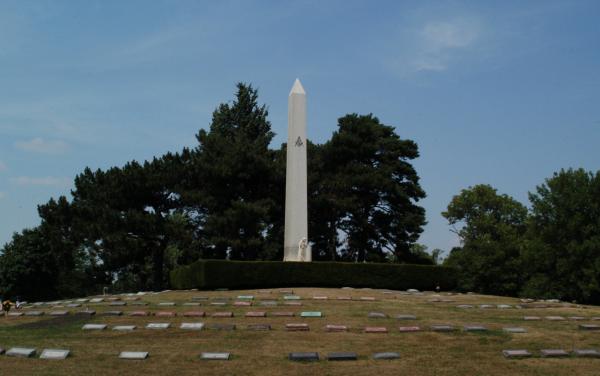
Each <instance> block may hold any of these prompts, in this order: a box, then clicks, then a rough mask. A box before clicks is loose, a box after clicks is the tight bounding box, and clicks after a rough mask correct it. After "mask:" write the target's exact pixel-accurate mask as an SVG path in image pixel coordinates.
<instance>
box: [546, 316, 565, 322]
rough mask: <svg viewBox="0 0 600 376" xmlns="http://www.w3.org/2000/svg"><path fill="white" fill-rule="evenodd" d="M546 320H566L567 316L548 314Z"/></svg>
mask: <svg viewBox="0 0 600 376" xmlns="http://www.w3.org/2000/svg"><path fill="white" fill-rule="evenodd" d="M546 320H548V321H564V320H565V318H564V317H562V316H546Z"/></svg>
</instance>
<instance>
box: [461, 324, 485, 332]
mask: <svg viewBox="0 0 600 376" xmlns="http://www.w3.org/2000/svg"><path fill="white" fill-rule="evenodd" d="M464 330H465V332H487V328H486V327H485V326H481V325H465V326H464Z"/></svg>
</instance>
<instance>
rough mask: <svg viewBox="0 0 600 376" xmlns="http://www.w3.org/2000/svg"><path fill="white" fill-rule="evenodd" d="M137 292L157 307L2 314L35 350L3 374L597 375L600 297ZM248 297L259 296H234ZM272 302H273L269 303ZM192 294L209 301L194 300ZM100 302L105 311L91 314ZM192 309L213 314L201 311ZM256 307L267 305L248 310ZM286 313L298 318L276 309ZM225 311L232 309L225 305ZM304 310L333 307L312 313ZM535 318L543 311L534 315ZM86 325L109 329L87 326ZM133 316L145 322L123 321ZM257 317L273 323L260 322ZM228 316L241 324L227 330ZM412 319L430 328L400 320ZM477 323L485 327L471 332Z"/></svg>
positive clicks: (19, 339) (6, 326) (6, 339)
mask: <svg viewBox="0 0 600 376" xmlns="http://www.w3.org/2000/svg"><path fill="white" fill-rule="evenodd" d="M290 291H293V295H295V296H299V297H300V300H298V302H300V303H301V305H300V306H289V305H286V302H287V301H286V300H285V299H284V296H286V295H290ZM138 296H139V298H140V299H139V301H143V302H147V303H148V305H147V306H145V307H146V308H145V309H146V310H147V311H148V313H149V314H148V315H146V316H133V315H131V313H132V312H134V311H138V310H139V307H137V305H134V304H133V302H132V301H131V300H130V297H127V296H115V297H111V298H118V299H119V300H118V301H123V302H126V304H125V305H123V306H120V307H119V308H120V309H121V310H122V311H123V314H122V315H118V316H114V315H105V314H104V313H105V312H108V311H112V310H114V307H113V306H111V302H112V301H114V299H107V297H105V298H100V299H95V300H94V302H90V300H91V299H88V300H87V301H86V302H83V303H82V306H81V307H75V308H69V309H66V308H64V307H66V306H67V305H68V302H64V301H63V302H50V303H41V302H40V303H37V304H36V305H33V304H32V305H30V306H29V307H30V308H24V309H23V310H22V312H28V311H39V312H43V313H44V314H43V315H40V316H31V315H22V316H16V315H15V316H10V317H3V318H0V348H2V349H4V350H6V351H7V353H8V352H9V350H10V349H11V348H24V349H35V354H33V355H31V356H27V357H25V356H22V357H21V356H8V355H0V374H10V375H82V374H90V375H97V374H118V375H140V374H144V375H166V374H169V375H192V374H199V373H201V374H209V375H281V374H285V375H308V374H316V375H324V374H327V375H372V374H374V373H376V374H378V375H398V374H402V375H417V376H418V375H448V376H451V375H456V376H458V375H507V374H514V375H597V374H598V366H599V365H600V359H596V356H600V353H598V352H597V351H596V352H594V351H592V350H594V349H595V350H600V331H596V330H589V329H587V330H586V327H585V326H586V325H587V326H591V325H594V324H596V323H600V321H599V320H600V307H592V306H578V305H573V304H567V303H557V302H533V303H532V302H521V301H520V300H519V299H515V298H506V297H496V296H486V295H477V294H448V293H440V294H436V293H433V292H426V293H421V292H411V293H409V292H406V291H390V290H374V289H351V288H344V289H321V288H318V289H317V288H315V289H311V288H285V289H283V288H281V289H277V288H274V289H269V290H244V291H233V290H232V291H167V292H162V293H146V294H140V295H138ZM250 296H251V297H252V298H250ZM323 296H327V297H328V298H327V299H322V298H321V297H323ZM242 297H244V298H243V299H242ZM246 297H247V298H246ZM341 297H342V298H343V299H339V298H341ZM348 298H350V299H348ZM240 299H241V300H243V301H247V302H250V303H251V305H250V306H239V305H235V302H237V301H240ZM213 301H222V302H225V306H214V305H211V302H213ZM263 301H268V302H271V303H272V304H270V305H268V306H264V305H261V302H263ZM161 302H173V303H175V305H172V306H170V307H169V311H172V312H173V313H174V314H173V315H169V316H168V317H160V316H159V317H158V318H157V317H156V312H160V311H163V310H164V307H162V306H161V305H160V303H161ZM189 302H197V303H199V305H194V306H193V307H192V306H189V305H186V303H189ZM273 302H274V303H273ZM53 307H54V308H53ZM54 310H63V311H64V310H68V314H66V315H60V316H53V315H51V312H52V311H54ZM90 310H94V311H96V314H95V315H88V314H81V313H80V312H86V311H90ZM188 311H195V312H200V311H202V312H204V313H205V314H204V315H198V316H192V317H190V316H187V315H186V312H188ZM256 311H261V312H265V315H264V316H263V315H260V316H256V317H253V315H249V316H247V315H246V313H247V312H256ZM283 311H286V312H292V313H293V316H288V315H277V314H276V312H283ZM218 312H231V313H232V314H233V315H232V316H231V317H227V316H229V315H225V316H224V317H219V315H214V314H215V313H218ZM302 312H321V313H322V315H321V316H320V317H318V316H317V315H314V316H312V317H302V316H301V313H302ZM374 312H377V313H381V315H373V313H374ZM370 316H371V317H370ZM526 316H528V317H531V316H536V317H539V318H540V319H539V320H525V319H524V318H525V317H526ZM549 317H550V318H551V317H563V318H564V320H551V319H548V318H549ZM408 318H410V319H408ZM150 323H167V324H170V325H169V326H168V327H167V328H166V329H163V330H153V329H146V327H147V325H148V324H150ZM184 323H188V325H187V326H189V324H190V323H202V324H204V325H201V326H198V328H199V329H198V330H186V329H182V328H181V327H182V324H184ZM86 324H103V325H106V328H105V329H104V330H83V329H82V328H83V326H84V325H86ZM287 324H306V325H308V327H309V330H302V331H289V330H286V325H287ZM125 325H134V326H135V327H136V329H135V330H127V331H123V330H113V328H114V327H118V326H125ZM257 325H259V326H261V328H262V330H256V327H257ZM225 326H227V327H228V328H229V327H231V328H232V329H231V330H218V328H220V327H225ZM234 326H235V328H234ZM328 326H329V328H331V327H332V326H336V327H342V326H344V327H345V330H339V331H336V330H334V331H332V330H329V329H328ZM407 326H410V327H418V328H419V330H418V331H401V330H400V327H407ZM437 326H451V327H452V328H453V330H451V331H439V332H438V331H435V330H434V329H433V328H435V327H437ZM184 327H186V325H184ZM367 327H378V328H379V327H381V328H386V329H387V333H386V332H374V333H368V332H365V328H367ZM471 327H485V329H486V330H477V331H469V330H468V329H469V328H471ZM507 328H512V329H510V330H506V329H507ZM514 328H522V329H523V330H514ZM45 349H64V350H67V351H68V355H67V357H66V358H65V359H40V355H41V354H42V352H43V351H44V350H45ZM561 350H562V351H561ZM584 350H585V351H584ZM55 352H56V351H55ZM13 353H14V352H13ZM13 353H11V354H13ZM46 353H53V352H52V351H51V350H50V351H47V352H46ZM146 353H147V354H146ZM309 353H313V354H314V353H317V354H318V359H317V358H315V357H312V358H311V359H310V360H304V361H298V360H295V359H302V356H300V355H302V354H309ZM123 354H125V355H127V356H124V355H123ZM139 354H143V355H144V356H138V355H139ZM339 354H342V355H344V356H337V355H339ZM348 354H351V355H352V356H347V355H348ZM382 354H393V356H382ZM515 354H516V355H515ZM519 354H528V355H527V356H521V355H519ZM555 354H559V356H555ZM565 354H566V355H565ZM120 355H121V357H120ZM355 355H356V359H355V358H354V356H355Z"/></svg>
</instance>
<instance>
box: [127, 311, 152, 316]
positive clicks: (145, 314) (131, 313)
mask: <svg viewBox="0 0 600 376" xmlns="http://www.w3.org/2000/svg"><path fill="white" fill-rule="evenodd" d="M148 315H149V313H148V312H146V311H131V312H129V316H133V317H141V316H148Z"/></svg>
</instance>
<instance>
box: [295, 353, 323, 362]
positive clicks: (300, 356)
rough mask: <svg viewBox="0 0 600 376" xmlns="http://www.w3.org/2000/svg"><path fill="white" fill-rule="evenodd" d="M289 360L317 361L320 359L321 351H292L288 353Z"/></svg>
mask: <svg viewBox="0 0 600 376" xmlns="http://www.w3.org/2000/svg"><path fill="white" fill-rule="evenodd" d="M288 359H289V360H294V361H298V362H316V361H318V360H319V353H317V352H292V353H289V355H288Z"/></svg>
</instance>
